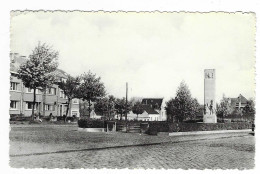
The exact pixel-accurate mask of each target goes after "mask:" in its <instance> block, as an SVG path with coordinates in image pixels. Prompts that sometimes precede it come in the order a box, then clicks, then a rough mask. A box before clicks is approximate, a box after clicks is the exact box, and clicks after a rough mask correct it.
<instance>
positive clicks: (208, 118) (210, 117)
mask: <svg viewBox="0 0 260 174" xmlns="http://www.w3.org/2000/svg"><path fill="white" fill-rule="evenodd" d="M203 123H217V116H216V115H215V114H211V115H210V114H205V115H203Z"/></svg>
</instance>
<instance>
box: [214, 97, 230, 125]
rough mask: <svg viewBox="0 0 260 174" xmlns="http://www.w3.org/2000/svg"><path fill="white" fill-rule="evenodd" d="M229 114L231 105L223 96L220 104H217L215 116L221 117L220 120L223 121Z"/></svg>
mask: <svg viewBox="0 0 260 174" xmlns="http://www.w3.org/2000/svg"><path fill="white" fill-rule="evenodd" d="M231 113H232V108H231V105H230V103H229V100H228V98H226V97H225V95H224V94H223V97H222V99H221V101H220V103H219V104H217V107H216V114H217V116H221V117H222V120H223V119H224V117H226V116H228V115H230V114H231Z"/></svg>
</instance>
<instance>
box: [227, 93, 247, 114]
mask: <svg viewBox="0 0 260 174" xmlns="http://www.w3.org/2000/svg"><path fill="white" fill-rule="evenodd" d="M228 102H229V104H230V106H231V107H232V109H233V110H235V109H238V110H242V109H243V108H244V107H245V106H246V105H247V103H248V100H247V99H246V98H245V97H244V96H243V95H241V94H240V95H239V96H238V97H237V98H228Z"/></svg>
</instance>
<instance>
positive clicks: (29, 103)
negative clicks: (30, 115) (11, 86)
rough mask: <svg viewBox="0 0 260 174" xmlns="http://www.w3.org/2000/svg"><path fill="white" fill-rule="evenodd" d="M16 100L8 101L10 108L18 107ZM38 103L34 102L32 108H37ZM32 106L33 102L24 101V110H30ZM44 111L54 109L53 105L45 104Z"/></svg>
mask: <svg viewBox="0 0 260 174" xmlns="http://www.w3.org/2000/svg"><path fill="white" fill-rule="evenodd" d="M18 103H19V102H18V101H11V102H10V109H12V110H17V109H18ZM38 106H39V104H38V103H35V105H34V110H37V109H38ZM32 108H33V102H26V103H25V109H26V110H32ZM45 111H55V107H54V106H53V105H48V104H46V105H45Z"/></svg>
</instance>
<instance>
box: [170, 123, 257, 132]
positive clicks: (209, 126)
mask: <svg viewBox="0 0 260 174" xmlns="http://www.w3.org/2000/svg"><path fill="white" fill-rule="evenodd" d="M251 127H252V124H250V123H248V122H240V123H239V122H238V123H172V124H169V132H190V131H213V130H239V129H250V128H251Z"/></svg>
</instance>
